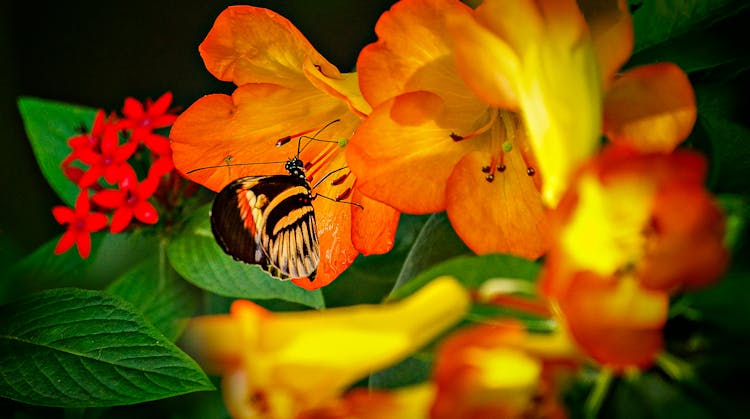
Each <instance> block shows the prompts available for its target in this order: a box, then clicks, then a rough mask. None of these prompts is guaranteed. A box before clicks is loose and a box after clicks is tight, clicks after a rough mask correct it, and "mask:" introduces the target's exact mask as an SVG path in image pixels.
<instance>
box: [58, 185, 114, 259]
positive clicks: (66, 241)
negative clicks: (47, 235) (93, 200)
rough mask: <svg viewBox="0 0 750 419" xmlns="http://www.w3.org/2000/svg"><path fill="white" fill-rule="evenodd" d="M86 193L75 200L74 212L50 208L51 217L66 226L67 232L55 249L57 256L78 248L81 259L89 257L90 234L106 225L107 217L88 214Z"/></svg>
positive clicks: (63, 207)
mask: <svg viewBox="0 0 750 419" xmlns="http://www.w3.org/2000/svg"><path fill="white" fill-rule="evenodd" d="M90 210H91V204H90V202H89V196H88V192H86V191H85V190H84V191H81V193H80V194H79V195H78V199H76V206H75V210H74V209H71V208H68V207H65V206H56V207H54V208H52V215H53V216H54V217H55V219H56V220H57V222H58V223H60V224H67V225H68V230H67V231H66V232H65V233H64V234H63V235H62V237H61V238H60V241H59V242H57V246H56V247H55V254H56V255H59V254H62V253H65V252H67V251H68V250H70V248H71V247H73V244H75V245H76V246H78V253H79V254H80V255H81V257H82V258H84V259H85V258H87V257H89V253H90V252H91V233H93V232H95V231H99V230H101V229H102V228H104V226H106V225H107V216H106V215H104V214H102V213H99V212H90Z"/></svg>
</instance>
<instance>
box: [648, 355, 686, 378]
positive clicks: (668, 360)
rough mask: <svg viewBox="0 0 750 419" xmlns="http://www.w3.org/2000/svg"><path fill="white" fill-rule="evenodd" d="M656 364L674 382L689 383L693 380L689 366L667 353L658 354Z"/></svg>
mask: <svg viewBox="0 0 750 419" xmlns="http://www.w3.org/2000/svg"><path fill="white" fill-rule="evenodd" d="M656 363H657V364H658V365H659V367H660V368H661V369H662V370H663V371H664V372H665V373H666V374H667V375H668V376H669V377H670V378H671V379H673V380H674V381H677V382H684V381H691V380H692V379H693V378H694V374H693V368H692V367H691V366H690V364H688V363H687V362H685V361H683V360H682V359H680V358H677V357H676V356H674V355H672V354H670V353H668V352H662V353H661V354H659V356H658V357H657V359H656Z"/></svg>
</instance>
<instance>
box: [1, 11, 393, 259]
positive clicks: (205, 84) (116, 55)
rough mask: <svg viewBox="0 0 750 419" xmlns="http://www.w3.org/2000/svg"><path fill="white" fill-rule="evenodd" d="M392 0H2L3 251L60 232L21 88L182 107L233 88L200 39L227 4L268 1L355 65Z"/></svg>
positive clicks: (44, 94)
mask: <svg viewBox="0 0 750 419" xmlns="http://www.w3.org/2000/svg"><path fill="white" fill-rule="evenodd" d="M393 3H395V0H366V1H353V0H317V1H314V2H313V1H301V0H298V1H282V0H276V1H246V2H242V3H231V2H225V1H207V0H183V1H159V0H128V1H124V0H114V1H98V2H90V1H83V2H65V1H59V2H37V1H19V0H12V1H10V2H0V64H1V65H0V136H1V137H0V138H1V140H0V141H1V142H0V144H2V148H1V149H0V193H1V194H2V202H0V253H1V254H2V256H3V257H2V258H0V260H4V261H12V260H13V259H14V258H16V257H20V256H22V255H24V254H26V253H28V252H30V251H31V250H33V249H34V248H36V247H37V246H39V245H40V244H42V243H44V242H46V241H48V240H50V239H51V238H53V237H55V236H56V235H58V234H60V233H62V228H61V227H60V226H58V225H57V223H56V222H55V220H54V219H53V218H52V213H51V208H52V206H54V205H58V204H60V203H61V201H60V200H59V198H57V196H56V195H55V194H54V192H53V191H52V189H51V188H50V187H49V186H48V185H47V182H46V181H45V179H44V178H43V177H42V175H41V172H40V170H39V167H38V166H37V164H36V161H35V160H34V157H33V154H32V150H31V147H30V144H29V141H28V139H27V137H26V134H25V132H24V129H23V124H22V122H21V117H20V115H19V114H18V109H17V107H16V101H17V99H18V97H19V96H36V97H40V98H44V99H52V100H57V101H62V102H69V103H75V104H79V105H85V106H89V107H93V108H102V109H105V110H107V111H115V110H119V109H120V108H121V107H122V103H123V100H124V99H125V98H126V97H127V96H132V97H135V98H137V99H139V100H144V99H146V98H149V97H150V98H154V99H155V98H157V97H159V96H160V95H161V94H162V93H164V92H166V91H172V92H173V93H174V103H173V104H174V105H176V106H178V107H181V108H182V109H184V108H186V107H187V106H189V105H190V104H191V103H193V102H194V101H195V100H196V99H197V98H199V97H200V96H202V95H204V94H208V93H214V92H224V93H231V91H232V90H233V85H231V84H229V83H223V82H219V81H217V80H216V79H214V78H213V77H212V76H211V75H210V74H209V73H208V72H207V71H206V69H205V68H204V66H203V63H202V61H201V59H200V56H199V55H198V44H200V42H201V41H202V40H203V39H204V37H205V36H206V34H207V33H208V31H209V29H210V28H211V26H212V25H213V21H214V19H215V18H216V16H217V15H218V14H219V13H220V12H221V11H222V10H223V9H224V8H226V7H227V6H228V5H231V4H249V5H253V6H259V7H267V8H269V9H272V10H274V11H276V12H278V13H280V14H281V15H283V16H285V17H286V18H288V19H289V20H290V21H292V23H294V24H295V25H296V26H297V27H298V28H299V29H300V31H302V33H303V34H305V36H307V38H308V39H309V40H310V42H311V43H312V44H313V45H314V46H315V47H316V48H317V49H318V51H320V52H321V53H322V54H323V55H324V56H325V57H326V58H327V59H328V60H329V61H331V62H332V63H333V64H335V65H336V66H337V67H338V68H339V69H340V70H341V71H351V70H352V69H353V68H354V65H355V63H356V57H357V53H358V51H359V49H360V48H361V47H362V46H364V45H366V44H367V43H369V42H373V41H374V40H375V34H374V30H373V28H374V25H375V22H376V21H377V18H378V17H379V16H380V14H381V13H382V12H383V11H385V10H387V9H388V8H389V7H390V6H391V4H393Z"/></svg>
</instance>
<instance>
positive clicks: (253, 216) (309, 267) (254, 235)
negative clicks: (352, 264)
mask: <svg viewBox="0 0 750 419" xmlns="http://www.w3.org/2000/svg"><path fill="white" fill-rule="evenodd" d="M211 230H212V231H213V234H214V237H215V238H216V241H217V242H218V243H219V246H221V248H222V249H223V250H224V252H226V253H227V254H229V255H231V256H232V257H234V258H235V259H236V260H241V261H243V262H246V263H250V264H254V265H259V266H260V267H261V268H263V269H264V270H265V271H267V272H268V273H270V274H271V275H273V276H274V277H277V278H279V279H283V280H286V279H291V278H305V277H307V278H309V279H310V280H311V281H312V280H313V279H314V278H315V273H316V271H317V268H318V262H319V261H320V248H319V243H318V234H317V226H316V224H315V212H314V210H313V206H312V197H311V193H310V185H309V184H308V183H307V181H306V180H304V179H303V178H298V177H294V176H288V175H275V176H250V177H244V178H240V179H237V180H235V181H234V182H232V183H230V184H229V185H227V186H226V187H225V188H224V189H222V190H221V192H219V193H218V194H217V195H216V199H215V200H214V203H213V206H212V207H211Z"/></svg>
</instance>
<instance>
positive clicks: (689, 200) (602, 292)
mask: <svg viewBox="0 0 750 419" xmlns="http://www.w3.org/2000/svg"><path fill="white" fill-rule="evenodd" d="M705 175H706V165H705V161H704V159H703V158H702V157H701V156H700V155H698V154H695V153H692V152H686V151H678V152H675V153H673V154H640V153H639V152H635V151H632V150H631V149H629V148H627V147H624V146H612V147H610V148H607V149H605V150H604V151H603V152H602V153H601V154H600V155H599V156H598V157H597V158H596V159H594V160H593V161H591V162H590V163H588V164H587V165H586V166H584V168H583V169H582V170H581V171H580V173H578V174H577V175H576V176H575V177H574V183H573V184H572V186H571V188H570V189H569V190H568V192H567V193H566V194H565V195H564V196H563V199H562V201H561V202H560V205H559V207H558V208H557V210H556V211H554V212H553V213H552V214H551V216H550V225H551V234H552V242H553V246H552V249H551V250H550V253H549V254H548V259H547V262H546V264H545V270H544V274H543V277H542V282H541V285H542V290H543V293H544V294H545V295H547V296H548V297H549V298H550V299H552V300H553V301H555V302H556V303H557V304H558V305H559V308H560V311H561V313H562V316H563V317H564V319H565V322H566V323H567V326H568V328H569V329H570V332H571V334H572V335H573V337H574V338H575V340H576V341H577V342H578V343H579V345H580V346H581V347H582V348H583V349H584V350H585V352H586V353H588V354H589V355H590V356H591V357H593V358H594V359H595V360H597V361H598V362H600V363H602V364H605V365H608V366H610V367H612V368H613V369H615V370H623V369H626V368H628V367H648V366H649V365H651V364H652V363H653V361H654V359H655V357H656V356H657V355H658V354H659V353H660V352H661V350H662V346H663V338H662V328H663V326H664V324H665V322H666V320H667V311H668V308H669V296H670V294H672V293H674V292H676V291H680V290H684V289H690V288H696V287H701V286H705V285H707V284H710V283H712V282H713V281H715V280H716V279H717V278H719V276H720V275H721V274H722V272H723V271H724V269H725V267H726V264H727V262H728V251H727V249H726V248H725V247H724V244H723V236H724V219H723V215H722V213H721V210H720V209H719V208H718V206H717V205H716V204H715V203H714V202H713V199H712V198H711V196H710V195H709V194H708V192H707V191H706V190H705V189H704V187H703V182H704V180H705Z"/></svg>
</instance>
